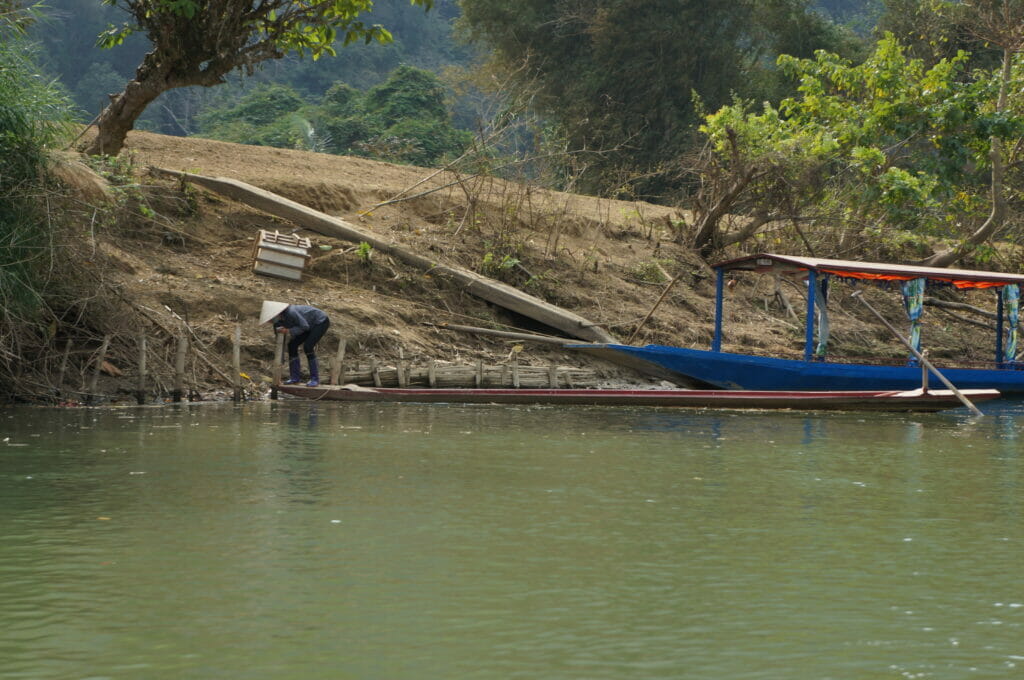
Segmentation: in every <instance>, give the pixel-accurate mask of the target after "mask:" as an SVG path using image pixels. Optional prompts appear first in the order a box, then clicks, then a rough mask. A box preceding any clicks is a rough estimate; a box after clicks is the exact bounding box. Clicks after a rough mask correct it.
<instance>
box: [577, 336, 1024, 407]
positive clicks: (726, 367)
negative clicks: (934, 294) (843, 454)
mask: <svg viewBox="0 0 1024 680" xmlns="http://www.w3.org/2000/svg"><path fill="white" fill-rule="evenodd" d="M566 347H567V348H568V349H574V350H577V351H581V352H584V353H587V354H591V355H595V356H599V357H601V358H604V359H606V360H609V361H615V362H617V363H624V364H626V365H629V366H632V367H633V368H637V369H639V370H645V369H646V370H647V372H649V373H650V374H652V375H658V376H660V377H663V378H667V379H670V380H678V381H679V382H680V383H681V384H686V385H704V386H708V387H715V388H719V389H726V390H912V389H915V388H918V387H920V386H921V378H922V369H921V368H920V367H918V366H880V365H864V364H839V363H832V362H828V361H800V360H796V359H776V358H772V357H759V356H752V355H748V354H731V353H729V352H711V351H706V350H698V349H686V348H682V347H667V346H664V345H646V346H644V347H633V346H630V345H567V346H566ZM938 368H939V370H940V371H942V374H943V375H944V376H945V377H946V378H947V379H948V380H949V381H950V382H951V383H953V385H955V386H956V387H957V388H959V389H996V390H999V391H1000V392H1001V393H1002V394H1004V395H1024V370H1015V369H1010V368H1007V369H973V368H942V367H938ZM928 381H929V386H932V387H939V386H941V385H942V382H941V380H940V379H939V377H938V376H936V375H934V374H931V375H930V376H929V379H928Z"/></svg>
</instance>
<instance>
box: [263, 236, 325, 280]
mask: <svg viewBox="0 0 1024 680" xmlns="http://www.w3.org/2000/svg"><path fill="white" fill-rule="evenodd" d="M311 246H312V243H310V240H309V239H308V238H302V237H301V236H296V235H295V234H282V233H281V232H279V231H266V230H264V229H260V234H259V238H257V239H256V245H255V246H254V247H253V265H252V270H253V271H254V272H255V273H257V274H263V275H264V276H274V277H277V278H280V279H289V280H291V281H301V280H302V270H303V268H304V267H305V266H306V261H307V260H308V259H309V249H310V247H311Z"/></svg>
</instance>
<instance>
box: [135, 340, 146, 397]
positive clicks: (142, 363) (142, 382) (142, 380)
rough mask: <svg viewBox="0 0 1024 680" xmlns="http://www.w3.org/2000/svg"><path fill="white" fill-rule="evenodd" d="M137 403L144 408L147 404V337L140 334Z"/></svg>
mask: <svg viewBox="0 0 1024 680" xmlns="http://www.w3.org/2000/svg"><path fill="white" fill-rule="evenodd" d="M135 401H137V402H138V403H139V406H142V405H143V404H145V403H146V335H145V334H144V333H139V384H138V386H137V387H136V389H135Z"/></svg>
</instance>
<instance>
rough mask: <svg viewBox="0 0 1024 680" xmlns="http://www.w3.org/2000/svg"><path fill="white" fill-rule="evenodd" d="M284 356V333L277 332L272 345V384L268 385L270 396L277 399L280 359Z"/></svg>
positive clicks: (279, 380)
mask: <svg viewBox="0 0 1024 680" xmlns="http://www.w3.org/2000/svg"><path fill="white" fill-rule="evenodd" d="M283 356H284V334H282V333H278V334H277V343H275V346H274V376H273V377H274V384H273V385H271V386H270V398H271V399H277V388H278V386H279V385H280V384H281V359H282V357H283Z"/></svg>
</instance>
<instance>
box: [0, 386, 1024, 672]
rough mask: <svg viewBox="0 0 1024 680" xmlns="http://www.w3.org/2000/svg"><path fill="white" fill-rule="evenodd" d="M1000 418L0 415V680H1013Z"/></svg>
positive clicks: (1023, 652) (1011, 468) (1015, 633)
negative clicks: (899, 679)
mask: <svg viewBox="0 0 1024 680" xmlns="http://www.w3.org/2000/svg"><path fill="white" fill-rule="evenodd" d="M986 406H988V405H986ZM986 411H990V412H991V411H992V409H991V408H988V407H986ZM1022 415H1024V411H1022V409H1021V405H1020V404H1019V403H1012V402H1010V403H1006V404H1002V405H1000V407H999V408H998V409H997V412H996V413H995V414H994V415H992V416H988V417H986V418H982V419H972V418H969V417H968V416H967V415H966V412H964V413H961V412H954V413H947V414H938V415H924V416H908V415H896V414H868V415H865V414H853V413H850V414H845V413H840V414H831V415H814V414H807V413H797V412H792V413H764V412H710V411H689V410H668V409H640V410H631V409H614V408H573V409H567V408H540V407H536V408H527V407H522V408H509V407H491V406H476V407H473V406H422V405H372V404H352V405H348V404H309V403H302V402H280V403H265V404H250V405H244V406H239V407H235V406H230V405H201V406H183V407H181V408H163V409H152V408H143V409H114V410H78V411H55V410H53V411H51V410H35V409H14V410H8V411H4V412H0V440H3V439H6V441H5V442H3V443H0V498H2V499H3V504H4V512H3V514H2V515H0V536H2V538H3V540H2V542H0V659H2V660H3V663H0V679H4V680H7V679H14V678H18V679H21V678H147V679H150V678H155V679H162V678H183V677H188V678H247V679H248V678H252V679H259V678H268V679H269V678H283V677H289V678H292V677H294V678H312V679H317V678H396V679H403V678H409V679H421V678H446V679H447V678H480V679H490V678H494V679H506V678H539V677H542V678H556V679H557V678H609V679H611V678H615V679H620V678H631V679H632V678H681V677H686V678H690V677H692V678H772V679H774V678H868V677H870V678H874V677H927V678H950V679H953V678H957V679H959V678H963V677H968V676H972V675H975V676H981V677H1015V676H1016V674H1017V673H1019V672H1021V669H1022V668H1024V665H1021V664H1024V646H1022V641H1024V634H1022V630H1021V627H1022V621H1024V588H1022V587H1021V582H1020V578H1019V576H1018V574H1017V572H1018V570H1019V565H1020V564H1021V563H1022V558H1024V549H1022V541H1024V530H1022V526H1024V523H1022V505H1021V504H1022V501H1021V497H1022V488H1021V485H1022V482H1024V480H1022V470H1021V462H1020V454H1019V453H1018V448H1019V442H1018V436H1019V435H1018V433H1019V424H1020V423H1021V422H1022V421H1021V417H1022Z"/></svg>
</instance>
